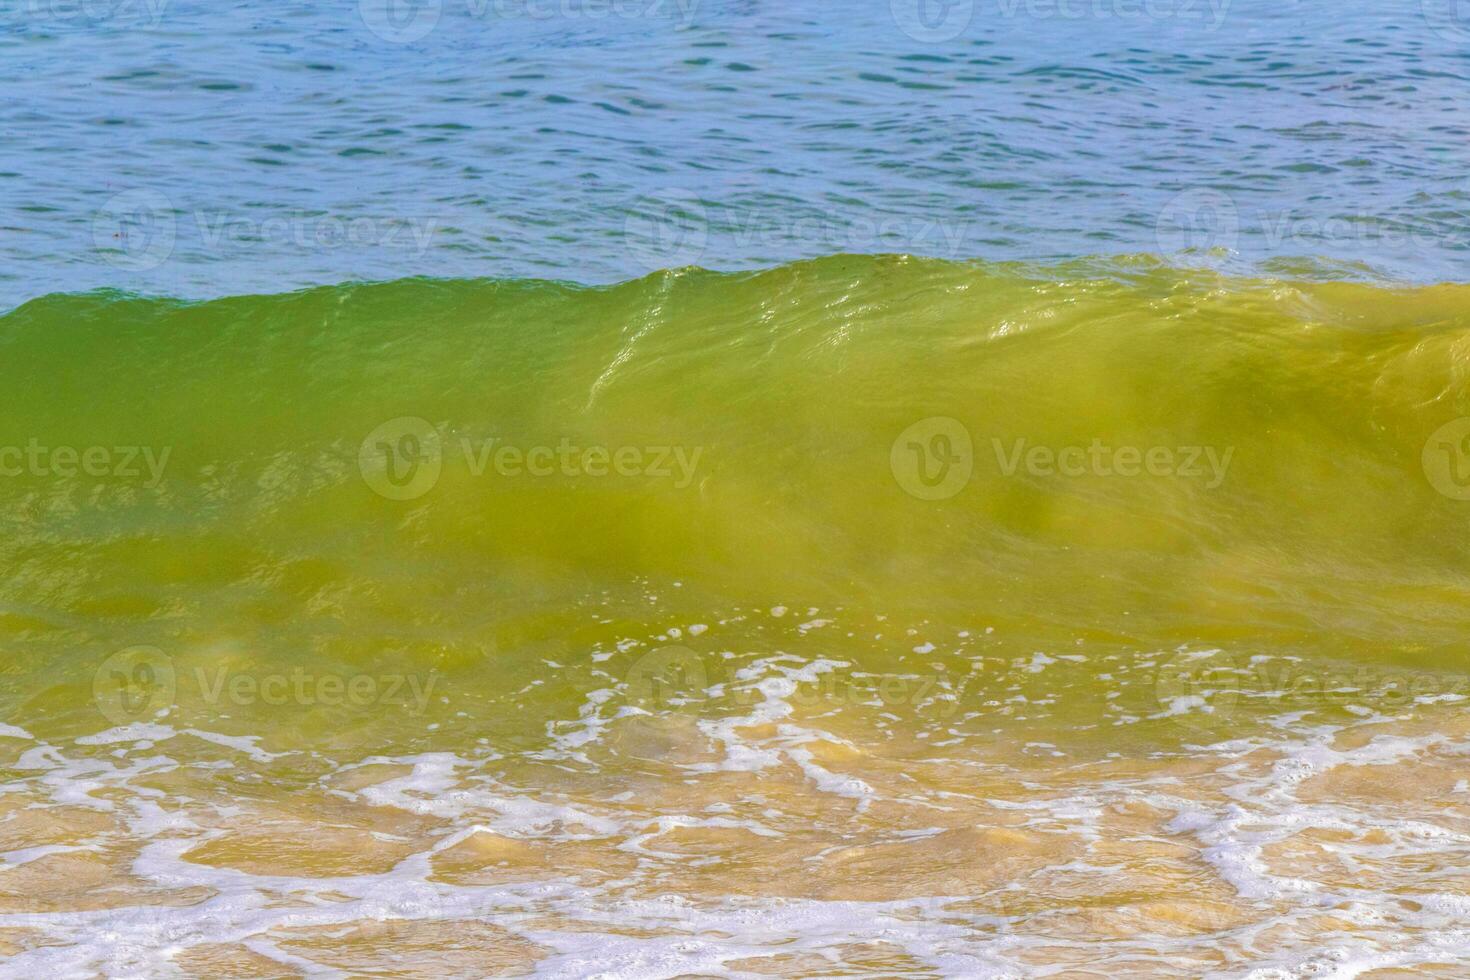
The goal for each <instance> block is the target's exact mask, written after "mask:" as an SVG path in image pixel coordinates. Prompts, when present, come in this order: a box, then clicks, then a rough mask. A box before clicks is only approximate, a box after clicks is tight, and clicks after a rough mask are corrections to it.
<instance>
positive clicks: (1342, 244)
mask: <svg viewBox="0 0 1470 980" xmlns="http://www.w3.org/2000/svg"><path fill="white" fill-rule="evenodd" d="M1462 8H1464V9H1462ZM1467 80H1470V5H1464V4H1457V3H1455V2H1453V0H1424V2H1422V3H1421V2H1419V0H1380V2H1374V3H1366V2H1362V0H1354V2H1350V3H1346V4H1329V3H1325V2H1313V3H1306V2H1290V0H1287V2H1282V0H976V2H969V0H892V2H889V0H864V2H857V0H848V2H832V3H792V2H789V0H783V2H774V0H770V2H767V0H361V2H359V0H311V2H307V0H255V2H251V3H222V2H208V0H7V2H6V3H5V4H4V5H3V7H0V91H3V92H4V93H5V97H4V99H3V101H0V191H3V196H0V208H3V214H0V307H8V306H12V305H14V304H16V303H19V302H22V301H25V300H27V299H30V298H33V297H36V296H40V295H43V294H46V293H50V292H55V291H77V290H85V289H91V288H96V287H103V286H109V287H118V288H123V289H129V290H136V291H140V292H145V293H154V294H169V295H176V296H182V297H207V296H217V295H226V294H235V293H243V292H275V291H280V290H285V289H291V288H296V287H300V286H304V285H310V284H319V283H334V282H341V281H344V280H353V279H391V278H398V277H402V276H408V275H429V276H475V277H482V276H495V277H521V276H533V277H541V278H556V279H567V280H576V281H580V282H609V281H614V280H620V279H625V278H630V277H635V276H639V275H643V274H645V273H647V272H649V271H650V270H652V269H656V268H661V267H670V266H682V265H690V264H697V265H702V266H706V267H710V268H720V269H733V268H746V267H755V266H764V265H771V264H776V263H781V262H785V261H789V260H793V259H798V258H803V257H809V256H815V255H822V254H830V253H834V252H910V253H915V254H923V255H934V256H942V257H951V258H971V257H975V258H985V259H1037V260H1047V261H1051V260H1057V259H1067V258H1073V257H1080V256H1096V255H1101V256H1108V255H1114V254H1120V253H1122V254H1132V253H1159V254H1162V255H1164V256H1167V257H1169V259H1170V261H1181V262H1204V263H1218V264H1221V265H1224V266H1227V267H1252V268H1264V269H1266V270H1267V271H1276V272H1284V273H1289V274H1301V273H1302V271H1303V270H1304V269H1306V270H1309V271H1311V272H1312V273H1313V274H1326V275H1346V276H1354V277H1357V276H1361V277H1372V276H1385V277H1388V278H1391V279H1398V280H1406V281H1438V280H1463V279H1465V278H1467V277H1466V273H1465V260H1466V257H1467V254H1470V252H1467V244H1470V222H1467V219H1466V214H1467V211H1470V195H1467V191H1470V186H1467V179H1470V167H1467V162H1470V159H1467V158H1470V138H1467V136H1470V127H1467V123H1470V85H1467ZM1301 258H1305V259H1310V260H1312V261H1311V262H1308V263H1303V262H1298V261H1294V260H1296V259H1301Z"/></svg>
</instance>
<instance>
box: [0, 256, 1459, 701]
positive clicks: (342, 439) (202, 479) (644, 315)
mask: <svg viewBox="0 0 1470 980" xmlns="http://www.w3.org/2000/svg"><path fill="white" fill-rule="evenodd" d="M1467 374H1470V287H1467V286H1462V285H1442V286H1432V287H1416V288H1394V287H1391V286H1388V285H1381V284H1370V283H1362V282H1347V281H1311V280H1306V279H1296V280H1292V279H1268V278H1255V279H1241V278H1228V277H1222V276H1219V275H1215V274H1212V273H1208V272H1201V271H1191V270H1180V269H1174V268H1169V267H1166V266H1162V265H1160V264H1158V263H1155V262H1151V261H1148V260H1133V261H1129V262H1115V263H1111V264H1097V263H1092V264H1076V265H1071V266H1053V267H1037V266H1021V265H988V264H980V263H947V262H940V261H931V260H919V259H913V258H907V257H895V256H878V257H869V256H833V257H830V258H825V259H821V260H817V261H810V262H802V263H797V264H793V265H789V266H784V267H781V268H776V269H771V270H768V271H762V272H757V273H742V274H720V273H713V272H706V271H701V270H681V271H671V272H664V273H660V274H656V275H652V276H649V277H647V278H644V279H641V280H638V281H634V282H628V283H624V284H621V285H616V286H611V287H605V288H588V287H580V286H575V285H570V284H562V283H554V282H542V281H522V280H515V281H499V280H476V281H435V280H423V279H414V280H404V281H399V282H390V283H383V284H372V285H361V284H349V285H341V286H334V287H326V288H319V289H312V290H308V291H304V292H299V293H292V294H288V295H278V296H244V297H235V298H228V299H220V300H213V301H209V302H195V303H189V302H180V301H175V300H168V299H148V298H139V297H134V296H127V295H121V294H117V293H95V294H87V295H71V296H52V297H47V298H44V299H40V300H36V301H34V302H31V303H28V304H26V305H25V306H23V307H21V308H19V309H17V310H15V311H13V312H11V313H9V314H7V315H6V316H4V317H3V318H0V385H3V390H4V391H5V392H6V393H7V394H8V396H9V400H10V404H9V411H7V412H6V413H4V416H3V418H0V447H9V448H11V449H13V450H20V451H21V452H22V455H20V456H17V453H16V452H14V451H12V452H10V453H9V454H8V455H4V454H0V472H3V473H4V475H3V476H0V514H3V519H4V520H5V522H6V526H7V534H6V535H5V536H4V539H3V543H0V561H3V563H4V567H5V568H6V569H7V574H6V575H5V576H4V578H3V579H0V643H4V644H6V645H7V647H8V648H9V649H11V650H12V652H13V653H15V654H16V656H13V657H12V658H11V662H12V666H11V668H10V669H11V670H12V671H13V672H18V673H27V672H31V671H34V672H36V673H37V675H38V676H39V675H44V676H46V677H48V678H52V679H53V680H54V681H55V683H57V684H61V685H63V686H64V685H65V684H67V683H72V684H75V683H83V682H85V680H86V678H87V677H88V676H89V675H88V674H87V671H88V670H90V669H91V668H90V666H89V665H92V664H95V662H96V659H97V658H98V657H99V656H103V655H105V654H106V653H107V652H108V651H110V650H114V649H117V648H119V647H122V646H126V645H127V644H128V643H150V644H157V645H160V646H163V647H165V648H167V649H171V650H172V649H184V648H188V649H200V650H204V649H209V650H215V651H216V652H217V651H218V650H221V649H225V648H227V647H228V648H230V649H236V648H241V647H250V648H251V649H252V650H255V651H256V652H255V653H253V654H252V655H253V656H263V657H270V656H276V657H280V658H286V657H288V656H289V657H295V658H301V657H318V656H319V657H323V658H336V659H339V660H342V661H348V662H363V661H365V660H371V659H372V658H375V657H380V656H383V655H384V651H385V650H392V651H394V655H395V656H401V657H405V658H409V659H414V660H417V661H418V662H423V663H429V662H432V663H435V664H439V665H441V666H443V667H444V668H445V669H446V670H451V671H452V670H455V669H459V670H461V671H463V672H464V677H466V678H471V677H480V678H482V679H481V680H478V681H476V680H465V681H464V682H463V683H465V684H475V683H483V684H485V685H491V684H496V683H503V682H504V681H506V680H507V679H508V678H512V677H515V676H518V675H517V673H516V672H517V671H518V670H522V667H520V666H517V665H520V664H521V663H522V661H525V662H526V663H528V664H531V667H534V666H535V665H536V664H539V663H540V662H541V661H540V660H539V659H538V655H546V654H547V653H548V652H550V653H551V654H552V655H554V656H555V657H563V656H575V653H576V651H577V650H578V649H583V648H585V646H586V645H587V644H588V643H589V642H592V640H593V639H595V640H596V641H597V642H602V641H603V640H609V639H610V638H614V637H613V634H614V633H615V632H616V631H617V630H618V629H619V628H621V627H622V626H623V625H626V624H627V623H628V622H630V621H633V620H639V619H640V617H643V618H645V619H646V618H647V616H646V615H645V613H646V610H647V608H648V607H649V604H650V603H651V602H652V601H653V599H652V598H651V597H652V596H654V595H657V597H658V601H659V602H660V603H664V604H668V603H670V602H673V603H674V604H675V605H679V606H682V607H684V608H687V609H689V610H699V609H704V610H710V609H722V610H729V609H734V608H737V607H739V608H745V607H747V606H759V607H762V608H764V607H769V606H773V605H786V606H790V607H792V608H793V609H795V610H804V609H806V608H808V607H811V608H820V609H823V610H829V609H840V610H843V611H844V612H845V614H846V615H848V616H850V617H854V618H855V617H858V616H864V617H866V616H871V615H878V614H881V615H883V616H893V617H895V618H902V617H908V618H909V619H911V620H914V621H923V622H928V623H937V624H951V625H955V626H959V625H962V624H979V623H983V624H987V625H990V626H993V627H994V628H995V629H997V631H998V632H999V633H1001V634H1003V635H1005V636H1007V637H1008V638H1009V641H1010V642H1012V643H1014V649H1015V651H1016V652H1017V653H1018V654H1022V653H1024V654H1027V655H1029V653H1030V652H1031V651H1032V650H1038V649H1046V648H1048V645H1050V644H1056V645H1061V644H1071V643H1074V642H1076V641H1077V640H1078V639H1081V638H1085V639H1087V640H1088V641H1089V642H1096V643H1113V644H1120V645H1129V646H1134V647H1144V646H1159V647H1161V648H1163V647H1173V646H1176V645H1211V644H1219V645H1232V644H1233V645H1239V644H1242V643H1250V644H1263V645H1269V646H1270V647H1271V648H1272V649H1275V650H1288V651H1305V652H1308V653H1313V652H1315V653H1319V654H1323V655H1327V654H1331V655H1333V656H1354V657H1364V658H1375V659H1378V660H1385V661H1389V660H1394V661H1397V660H1402V661H1412V662H1430V661H1434V662H1443V659H1444V658H1445V657H1447V656H1449V657H1454V656H1462V655H1463V638H1464V636H1465V635H1466V626H1467V625H1470V622H1467V621H1470V577H1467V572H1470V500H1464V499H1458V496H1461V495H1463V496H1470V442H1467V441H1466V440H1467V434H1466V431H1465V430H1463V429H1457V428H1456V427H1455V425H1454V423H1455V420H1457V419H1460V418H1462V417H1465V416H1470V386H1467ZM404 419H418V420H422V424H420V423H419V422H412V421H409V422H405V421H401V420H404ZM934 419H940V420H951V421H938V422H934V421H927V422H926V421H925V420H934ZM395 420H400V421H395ZM956 426H958V428H957V427H956ZM370 436H371V438H370ZM966 437H967V438H968V439H969V442H970V448H969V449H968V450H966V449H965V447H964V445H963V444H962V443H963V441H964V438H966ZM57 447H69V448H70V449H71V450H73V451H74V452H72V453H67V452H65V451H63V452H62V453H61V454H60V456H59V457H58V456H57V454H56V452H55V450H56V448H57ZM506 447H509V448H510V449H513V450H516V451H517V453H519V456H517V454H516V453H510V452H508V451H505V450H506ZM41 449H45V450H48V451H49V453H48V455H45V456H44V457H42V456H41V455H40V453H39V450H41ZM129 449H135V450H136V451H135V452H134V457H133V459H132V460H131V462H132V465H131V466H125V465H124V457H125V456H126V455H127V451H128V450H129ZM31 450H35V454H34V456H33V457H26V456H25V455H24V453H25V452H28V451H31ZM89 450H90V451H91V456H90V460H91V466H90V470H91V471H90V472H89V471H88V469H89V467H88V466H87V465H86V461H87V460H88V458H89V457H88V456H87V453H88V451H89ZM589 450H590V452H591V455H588V452H589ZM104 451H105V462H104ZM502 451H505V454H504V455H499V456H498V455H496V454H497V453H501V452H502ZM150 453H151V455H150ZM548 453H549V454H550V455H548ZM528 454H531V455H530V456H529V457H528ZM619 454H621V455H619ZM73 456H74V457H75V459H73ZM150 459H151V461H152V463H151V468H150V462H149V461H150ZM517 459H519V460H520V463H519V464H518V465H516V464H515V461H516V460H517ZM18 460H20V461H21V462H20V463H18V462H17V461H18ZM568 460H570V462H568ZM69 461H70V465H68V462H69ZM532 466H534V467H535V469H536V472H533V471H532V469H531V467H532ZM548 467H549V468H550V469H549V471H548V469H547V468H548ZM17 468H19V469H20V472H18V473H17V472H15V471H16V469H17ZM921 469H922V472H921ZM538 473H539V475H538ZM966 473H968V475H966ZM395 481H396V482H395ZM395 496H397V497H406V498H408V499H392V498H393V497H395ZM675 583H677V584H675ZM674 595H676V596H678V597H679V598H678V599H677V600H670V599H669V596H674ZM232 645H233V646H232ZM261 650H265V651H271V650H275V651H278V652H276V653H269V652H267V653H261V652H259V651H261ZM280 651H288V652H280ZM58 664H61V665H65V664H71V665H73V666H72V667H68V668H62V667H59V666H58ZM492 664H493V665H494V670H493V671H488V673H487V669H488V668H487V665H492ZM531 667H525V668H524V671H525V672H526V676H531V673H529V672H530V671H531ZM48 683H49V682H48ZM43 687H45V685H43ZM48 690H49V688H48ZM53 695H54V697H53ZM28 696H29V694H28ZM48 697H49V698H51V700H48ZM70 697H73V695H72V694H63V693H61V689H60V688H58V689H57V690H56V691H54V692H52V695H45V694H43V695H41V696H39V698H38V699H37V700H35V701H33V702H32V703H31V708H32V709H34V711H40V710H42V709H43V708H45V709H46V710H60V708H59V707H58V706H61V707H64V706H65V705H66V704H68V703H69V702H68V701H67V700H66V699H67V698H70ZM34 711H32V712H30V713H31V714H33V713H34Z"/></svg>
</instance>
